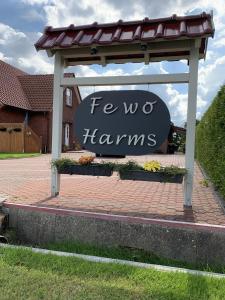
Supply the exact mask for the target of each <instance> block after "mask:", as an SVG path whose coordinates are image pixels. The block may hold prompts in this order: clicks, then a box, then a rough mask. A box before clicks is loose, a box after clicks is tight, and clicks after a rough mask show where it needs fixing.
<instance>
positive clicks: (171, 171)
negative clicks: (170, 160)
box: [160, 165, 187, 176]
mask: <svg viewBox="0 0 225 300" xmlns="http://www.w3.org/2000/svg"><path fill="white" fill-rule="evenodd" d="M160 172H163V173H165V174H166V175H168V176H176V175H185V174H186V173H187V170H186V169H184V168H179V167H178V166H174V165H171V166H168V167H163V168H162V169H161V170H160Z"/></svg>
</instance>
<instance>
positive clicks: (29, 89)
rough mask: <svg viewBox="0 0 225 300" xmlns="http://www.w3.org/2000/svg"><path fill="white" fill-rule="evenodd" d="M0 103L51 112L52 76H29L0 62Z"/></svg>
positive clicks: (70, 75)
mask: <svg viewBox="0 0 225 300" xmlns="http://www.w3.org/2000/svg"><path fill="white" fill-rule="evenodd" d="M64 76H65V77H74V74H73V73H65V74H64ZM78 94H79V93H78ZM0 103H2V104H3V105H8V106H13V107H18V108H21V109H25V110H32V111H50V110H52V103H53V74H48V75H29V74H27V73H25V72H23V71H21V70H19V69H16V68H15V67H13V66H11V65H9V64H7V63H5V62H3V61H1V60H0Z"/></svg>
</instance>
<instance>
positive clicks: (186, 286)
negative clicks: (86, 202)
mask: <svg viewBox="0 0 225 300" xmlns="http://www.w3.org/2000/svg"><path fill="white" fill-rule="evenodd" d="M0 299H1V300H6V299H10V300H11V299H38V300H40V299H48V300H51V299H76V300H77V299H78V300H79V299H82V300H85V299H90V300H94V299H101V300H102V299H122V300H123V299H156V300H163V299H165V300H172V299H179V300H186V299H189V300H195V299H196V300H201V299H202V300H207V299H213V300H219V299H225V280H224V279H215V278H209V277H197V276H193V275H190V274H182V273H167V272H159V271H155V270H147V269H140V268H135V267H131V266H123V265H116V264H101V263H92V262H87V261H84V260H81V259H77V258H73V257H57V256H53V255H50V254H48V255H43V254H38V253H32V252H31V251H30V250H24V249H9V248H8V249H7V248H0Z"/></svg>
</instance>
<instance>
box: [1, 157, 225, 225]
mask: <svg viewBox="0 0 225 300" xmlns="http://www.w3.org/2000/svg"><path fill="white" fill-rule="evenodd" d="M82 154H83V153H67V154H64V156H66V157H70V158H78V157H80V156H81V155H82ZM130 159H135V160H138V161H139V162H140V163H144V162H145V161H147V160H152V159H154V160H158V161H160V162H161V163H162V164H163V165H171V164H174V165H178V166H184V156H183V155H146V156H140V157H127V158H126V159H119V162H124V161H126V160H130ZM96 160H98V159H96ZM104 160H106V159H104ZM50 162H51V156H50V155H42V156H40V157H34V158H25V159H9V160H0V170H1V172H0V196H1V198H4V199H6V200H5V201H8V202H14V203H21V204H31V205H38V206H47V207H54V208H66V209H74V210H82V211H90V212H102V213H107V214H120V215H131V216H137V217H138V216H139V217H147V218H157V219H166V220H177V221H187V222H195V223H208V224H217V225H225V213H224V209H223V208H222V204H221V203H222V202H221V201H220V200H219V199H218V197H217V196H216V194H215V192H214V190H213V188H212V187H211V186H209V187H205V186H203V185H202V184H201V183H200V181H201V180H203V179H204V177H203V174H202V172H201V170H200V168H199V166H198V165H197V163H196V164H195V180H194V193H193V207H192V209H184V208H183V186H182V185H181V184H173V183H158V182H143V181H129V180H124V181H122V180H119V178H118V176H117V174H116V173H114V174H113V176H112V177H93V176H79V175H73V176H70V175H62V176H61V191H60V195H59V196H58V197H54V198H51V197H50Z"/></svg>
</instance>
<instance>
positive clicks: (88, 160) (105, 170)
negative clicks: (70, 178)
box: [53, 156, 186, 183]
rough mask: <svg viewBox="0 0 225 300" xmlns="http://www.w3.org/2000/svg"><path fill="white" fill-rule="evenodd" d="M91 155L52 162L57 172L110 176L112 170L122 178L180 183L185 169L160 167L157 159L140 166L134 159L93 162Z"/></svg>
mask: <svg viewBox="0 0 225 300" xmlns="http://www.w3.org/2000/svg"><path fill="white" fill-rule="evenodd" d="M93 160H94V157H93V156H81V157H80V159H79V160H78V161H75V160H71V159H68V158H63V159H59V160H56V161H54V162H53V165H54V166H55V167H56V168H57V170H58V173H59V174H70V175H73V174H78V175H92V176H111V175H112V173H113V171H117V172H119V175H120V179H122V180H140V181H157V182H171V183H182V182H183V177H184V175H185V174H186V170H185V169H182V168H179V167H177V166H172V165H171V166H169V167H162V166H161V164H160V163H159V162H157V161H149V162H146V163H145V164H144V166H141V165H139V164H137V163H136V162H134V161H128V162H127V163H125V164H118V163H111V162H101V163H93Z"/></svg>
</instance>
